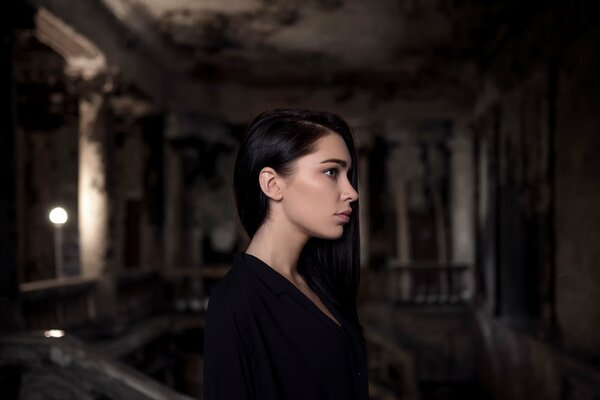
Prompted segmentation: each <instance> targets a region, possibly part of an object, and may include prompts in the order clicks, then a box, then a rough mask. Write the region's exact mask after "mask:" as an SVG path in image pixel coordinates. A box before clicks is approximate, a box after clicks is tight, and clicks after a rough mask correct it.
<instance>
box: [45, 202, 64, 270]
mask: <svg viewBox="0 0 600 400" xmlns="http://www.w3.org/2000/svg"><path fill="white" fill-rule="evenodd" d="M48 217H49V218H50V222H52V223H53V224H54V266H55V268H56V278H57V279H58V278H61V277H62V276H63V235H62V226H63V225H64V223H65V222H67V219H68V215H67V212H66V211H65V209H64V208H62V207H56V208H53V209H52V211H50V214H49V215H48Z"/></svg>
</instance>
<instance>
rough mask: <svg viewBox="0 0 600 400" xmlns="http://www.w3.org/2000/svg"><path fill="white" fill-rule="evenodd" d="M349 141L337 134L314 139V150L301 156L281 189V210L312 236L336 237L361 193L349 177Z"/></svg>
mask: <svg viewBox="0 0 600 400" xmlns="http://www.w3.org/2000/svg"><path fill="white" fill-rule="evenodd" d="M350 163H351V158H350V153H349V152H348V148H347V146H346V143H344V140H343V139H342V137H341V136H340V135H338V134H337V133H329V134H327V135H325V136H323V137H322V138H320V139H319V140H318V141H317V142H315V151H314V152H313V153H311V154H308V155H305V156H303V157H300V158H298V159H297V160H296V161H295V162H294V164H293V166H292V174H291V175H290V176H288V177H287V178H285V180H284V181H285V184H284V187H283V188H282V193H283V197H282V201H281V205H282V209H283V213H284V214H285V216H286V217H287V219H288V220H289V221H290V222H291V223H292V224H293V225H295V226H296V227H297V228H299V229H300V230H301V231H302V232H304V233H306V234H307V235H309V236H310V237H318V238H321V239H337V238H339V237H341V236H342V234H343V233H344V225H345V224H346V223H347V222H348V221H349V220H350V218H356V216H355V215H350V216H349V218H348V217H346V216H342V215H340V214H341V213H343V212H349V211H351V209H350V203H352V202H353V201H356V200H357V199H358V193H357V192H356V190H354V188H353V187H352V185H351V184H350V181H349V179H348V170H349V169H350V168H353V167H354V166H353V165H351V164H350Z"/></svg>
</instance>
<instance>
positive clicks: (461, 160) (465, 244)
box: [451, 125, 475, 299]
mask: <svg viewBox="0 0 600 400" xmlns="http://www.w3.org/2000/svg"><path fill="white" fill-rule="evenodd" d="M472 148H473V145H472V137H471V136H470V134H469V132H468V129H467V128H466V127H464V126H462V125H458V126H457V127H456V128H455V132H454V138H453V139H452V142H451V154H452V156H451V171H452V172H451V174H452V175H451V185H452V186H451V187H452V189H451V229H452V236H451V237H452V245H451V248H452V255H451V261H452V264H461V265H468V266H469V267H470V268H469V270H468V272H467V273H466V274H465V276H464V280H463V285H464V290H463V292H462V294H461V297H462V298H463V299H469V298H470V297H471V294H472V291H473V264H474V262H475V208H474V207H475V204H474V197H473V196H474V185H475V181H474V179H475V177H474V173H473V168H474V163H473V151H472Z"/></svg>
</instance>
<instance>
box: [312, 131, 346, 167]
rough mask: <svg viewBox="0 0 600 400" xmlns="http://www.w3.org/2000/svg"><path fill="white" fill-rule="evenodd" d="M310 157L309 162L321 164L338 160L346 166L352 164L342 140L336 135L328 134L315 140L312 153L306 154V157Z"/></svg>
mask: <svg viewBox="0 0 600 400" xmlns="http://www.w3.org/2000/svg"><path fill="white" fill-rule="evenodd" d="M310 156H312V157H311V161H316V162H318V163H323V162H326V161H328V160H339V161H342V162H344V163H345V164H346V165H350V164H351V163H352V160H351V159H350V153H349V152H348V147H347V146H346V143H345V142H344V139H342V137H341V136H340V135H338V134H336V133H330V134H328V135H325V136H323V137H321V138H320V139H319V140H317V141H316V142H315V146H314V152H312V153H311V154H308V155H307V156H306V157H310ZM332 162H335V161H332Z"/></svg>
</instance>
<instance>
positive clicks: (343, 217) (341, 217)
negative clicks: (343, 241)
mask: <svg viewBox="0 0 600 400" xmlns="http://www.w3.org/2000/svg"><path fill="white" fill-rule="evenodd" d="M336 217H339V218H340V219H341V220H342V221H344V222H349V221H350V216H349V215H346V214H336Z"/></svg>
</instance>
